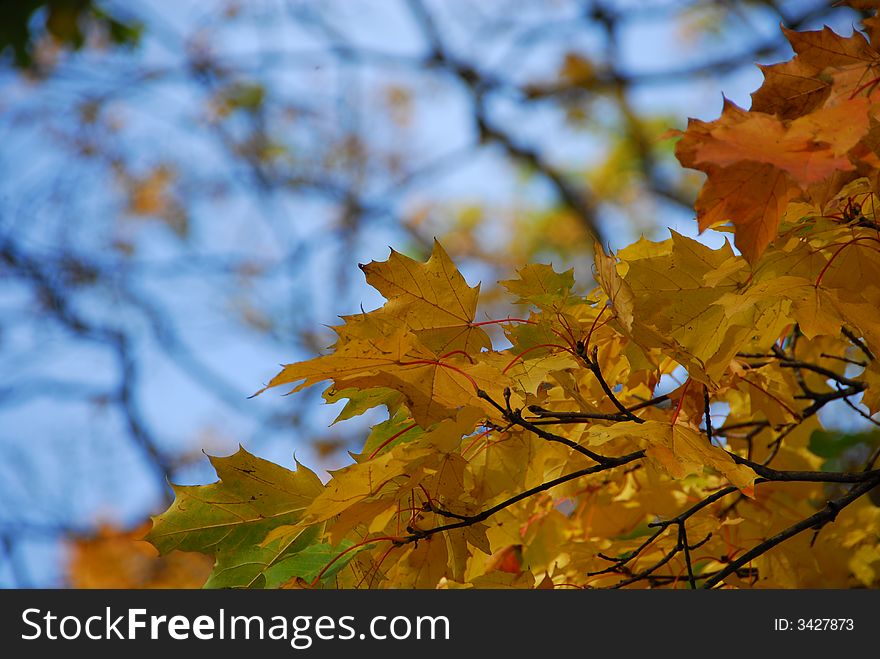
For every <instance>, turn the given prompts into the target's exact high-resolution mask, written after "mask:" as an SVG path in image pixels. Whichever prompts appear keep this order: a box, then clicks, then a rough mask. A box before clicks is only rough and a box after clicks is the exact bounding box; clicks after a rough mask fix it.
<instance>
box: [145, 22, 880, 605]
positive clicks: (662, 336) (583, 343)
mask: <svg viewBox="0 0 880 659" xmlns="http://www.w3.org/2000/svg"><path fill="white" fill-rule="evenodd" d="M787 36H788V38H789V40H790V42H791V44H792V47H793V49H794V51H795V53H796V55H795V57H794V58H793V59H792V60H791V61H789V62H786V63H783V64H778V65H774V66H771V67H766V68H764V75H765V82H764V84H763V86H762V87H761V88H760V89H759V90H758V91H757V92H755V94H754V95H753V104H752V107H751V109H749V110H744V109H741V108H738V107H736V106H735V105H733V104H732V103H727V104H726V105H725V108H724V111H723V113H722V115H721V117H720V118H719V119H717V120H715V121H712V122H703V121H696V120H692V121H691V122H690V123H689V125H688V127H687V129H686V130H685V131H683V132H682V133H680V140H679V142H678V144H677V146H676V155H677V156H678V158H679V160H680V161H681V163H682V164H683V165H685V166H686V167H690V168H695V169H699V170H701V171H703V172H705V174H706V181H705V183H704V185H703V187H702V190H701V192H700V195H699V197H698V199H697V202H696V213H697V219H698V222H699V225H700V228H701V230H709V229H712V230H719V231H723V232H732V233H733V235H734V240H735V245H736V247H737V248H738V251H739V252H740V253H741V255H740V254H737V253H736V252H735V251H734V249H733V248H732V247H731V246H730V245H729V244H725V245H723V246H722V247H719V248H717V249H713V248H710V247H708V246H706V245H704V244H702V243H700V242H699V241H697V240H694V239H691V238H688V237H685V236H683V235H680V234H678V233H675V232H672V235H671V237H670V238H668V239H666V240H663V241H660V242H654V241H649V240H646V239H641V240H639V241H638V242H636V243H633V244H632V245H630V246H628V247H626V248H624V249H621V250H619V251H618V253H617V254H607V253H606V252H605V250H604V248H603V247H602V246H601V245H597V246H596V249H595V280H596V282H595V283H596V285H595V287H594V288H592V290H587V291H586V292H583V291H582V289H581V288H579V284H578V282H576V281H575V278H574V275H573V273H572V272H571V271H566V272H557V271H556V270H554V269H553V268H552V266H550V265H543V264H539V263H535V264H530V265H525V266H523V267H521V268H520V269H518V270H517V272H516V274H515V276H513V277H512V278H510V279H508V280H505V281H502V282H500V283H501V285H502V286H503V288H504V289H506V291H507V294H508V295H509V296H510V300H511V301H512V302H513V303H515V304H516V305H518V307H519V308H520V309H521V313H519V314H518V315H517V316H516V317H512V316H511V317H503V318H494V319H493V318H489V319H480V318H481V316H480V313H479V309H480V306H481V305H480V288H479V286H470V285H468V283H467V282H466V281H465V279H464V277H463V276H462V275H461V274H460V273H459V271H458V269H457V268H456V266H455V264H454V263H453V261H452V260H451V259H450V258H449V256H448V255H447V253H446V251H445V250H444V249H443V247H442V246H441V245H440V243H438V242H435V243H434V246H433V251H432V253H431V256H430V258H429V259H428V260H427V262H424V263H423V262H420V261H418V260H414V259H412V258H410V257H408V256H406V255H404V254H401V253H398V252H392V253H391V255H390V257H389V258H388V259H387V260H386V261H384V262H373V263H369V264H366V265H362V266H361V270H362V271H363V272H364V274H365V276H366V279H367V282H368V283H369V284H370V285H371V286H372V287H374V288H375V289H376V290H377V291H378V292H379V293H380V294H381V295H382V296H383V297H384V298H385V300H386V301H385V303H384V305H383V306H381V307H380V308H377V309H375V310H373V311H369V312H366V311H362V312H361V313H357V314H353V315H349V316H344V317H343V318H342V323H341V324H340V325H338V326H336V327H334V328H333V329H334V332H335V334H336V343H335V344H334V345H333V347H332V349H331V350H330V352H328V353H327V354H323V355H320V356H317V357H315V358H313V359H310V360H306V361H300V362H295V363H292V364H288V365H286V366H285V367H284V368H283V370H282V371H281V372H280V373H278V375H277V376H276V377H275V378H274V379H273V380H272V381H271V382H270V383H269V384H268V388H274V387H280V386H286V387H291V386H293V389H292V391H293V392H297V391H299V390H301V389H303V388H305V387H309V386H311V385H314V384H319V383H329V388H327V389H326V390H325V391H324V397H325V399H327V400H328V401H339V400H347V401H348V402H347V404H346V407H345V408H344V410H343V411H342V413H341V414H340V420H341V419H345V418H349V417H351V416H354V415H358V414H361V413H363V412H364V411H365V410H367V409H371V408H375V407H384V408H386V409H387V412H388V419H387V420H386V421H383V422H381V423H378V424H377V425H374V426H373V427H372V430H371V432H370V434H369V435H368V436H367V437H366V438H365V440H364V443H363V448H362V450H361V451H360V452H358V453H355V454H353V455H352V458H353V464H351V465H349V466H347V467H344V468H342V469H339V470H336V471H334V472H333V473H332V475H331V477H330V479H329V480H328V481H327V482H322V481H321V479H319V478H318V477H317V476H316V474H315V473H314V472H312V471H311V470H309V469H308V468H307V467H305V466H303V465H297V469H296V470H295V471H290V470H287V469H284V468H282V467H280V466H278V465H275V464H273V463H271V462H268V461H265V460H262V459H260V458H258V457H256V456H254V455H251V454H250V453H248V452H247V451H245V450H244V449H241V450H240V451H239V452H238V453H236V454H234V455H232V456H229V457H225V458H212V464H213V465H214V467H215V469H216V471H217V474H218V476H219V480H218V481H217V482H215V483H213V484H210V485H205V486H177V487H176V488H175V492H176V495H177V496H176V500H175V502H174V503H173V504H172V505H171V507H170V508H169V509H168V510H167V511H166V512H164V513H163V514H161V515H159V516H157V517H156V518H155V520H154V525H153V528H152V530H151V532H150V534H149V536H148V539H149V540H150V541H151V542H152V543H153V544H154V545H155V546H156V547H157V548H158V549H159V550H160V551H161V552H163V553H166V552H169V551H171V550H187V551H196V552H201V553H205V554H211V555H213V556H214V557H215V567H214V571H213V573H212V575H211V576H210V578H209V579H208V582H207V585H208V586H217V587H269V588H275V587H290V588H370V587H372V588H377V587H378V588H387V587H396V588H401V587H403V588H437V587H445V588H465V587H526V588H531V587H538V588H561V587H579V588H580V587H590V588H606V587H607V588H620V587H625V586H634V587H693V588H696V587H704V588H713V587H721V586H728V587H775V588H779V587H788V588H804V587H820V586H821V587H877V586H880V497H878V495H877V493H878V492H880V468H878V458H880V430H874V431H872V432H865V433H860V434H851V435H846V436H841V435H839V434H835V433H831V432H828V431H827V430H826V429H825V428H824V427H823V422H822V418H821V417H822V414H820V413H822V411H823V410H826V409H829V408H831V407H834V406H840V405H843V406H846V407H845V409H847V410H848V411H850V412H851V413H852V414H854V415H859V416H860V417H864V418H866V419H868V420H871V421H872V422H873V423H874V425H880V423H877V422H876V420H873V416H874V415H876V414H877V413H878V412H880V362H878V361H877V359H876V355H877V354H878V350H880V314H878V309H880V224H878V220H877V218H876V216H875V212H874V208H875V205H877V204H878V203H880V199H878V194H880V142H878V133H877V131H878V130H880V128H878V126H880V102H878V101H880V21H878V19H877V18H869V19H867V20H866V21H865V23H864V34H862V33H859V32H856V33H854V34H853V35H852V36H850V37H842V36H839V35H836V34H835V33H833V32H832V31H831V30H828V29H825V30H822V31H816V32H788V33H787ZM258 393H262V390H261V392H258Z"/></svg>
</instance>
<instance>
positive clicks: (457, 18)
mask: <svg viewBox="0 0 880 659" xmlns="http://www.w3.org/2000/svg"><path fill="white" fill-rule="evenodd" d="M858 19H859V16H858V14H857V13H856V12H855V11H853V10H852V9H848V8H835V7H833V6H832V3H830V2H826V1H821V0H790V1H784V0H750V1H746V0H697V1H695V0H644V1H637V0H490V1H488V2H483V1H477V0H387V1H380V0H351V1H343V0H330V1H326V2H325V1H321V2H318V1H307V0H251V1H248V2H244V1H238V2H236V1H233V0H225V1H215V2H196V1H195V0H179V1H177V2H174V3H171V2H163V1H161V0H152V1H147V0H144V1H141V2H136V3H130V2H121V1H118V0H107V1H100V0H48V1H42V2H41V1H39V0H21V1H17V2H7V3H3V4H2V6H0V57H2V59H0V89H2V93H0V144H2V145H3V147H2V149H0V372H2V373H3V375H4V377H3V378H2V381H0V585H2V586H5V587H30V586H65V585H69V586H74V587H141V586H144V587H150V586H155V587H167V586H179V587H185V586H196V585H198V584H200V583H201V582H202V581H203V580H204V578H205V576H206V574H207V571H206V570H208V571H209V569H210V566H206V565H205V561H204V560H203V557H200V556H196V557H192V556H174V555H172V556H171V557H168V558H165V559H162V560H159V559H157V558H156V556H155V551H154V550H152V547H150V546H149V545H146V544H145V543H141V542H138V541H137V538H139V537H141V536H142V534H143V533H144V532H145V528H146V527H145V526H144V524H145V523H148V522H146V520H147V518H148V516H149V515H150V514H155V513H157V512H159V511H160V510H161V509H162V508H164V506H165V505H166V504H167V503H168V501H169V498H170V496H171V493H170V489H169V487H168V485H167V480H166V479H169V480H171V481H173V482H179V483H196V482H199V483H201V482H206V481H208V480H210V479H211V471H210V468H209V466H208V465H207V461H206V460H205V458H204V456H203V454H202V451H203V450H204V451H205V452H208V453H211V454H228V453H230V452H232V451H234V450H235V448H236V447H237V445H238V444H239V443H241V444H243V445H245V446H246V447H247V448H248V450H250V451H251V452H253V453H256V454H258V455H260V456H261V457H264V458H267V459H271V460H274V461H276V462H279V463H281V464H284V465H288V466H290V465H292V464H293V455H294V453H296V456H297V458H298V459H299V460H300V461H301V462H303V463H305V464H308V465H310V466H312V467H315V468H317V469H319V470H320V469H333V468H336V467H339V466H341V465H343V464H346V463H347V461H348V456H347V453H346V451H347V450H355V451H356V450H358V449H359V448H360V446H361V443H362V442H363V437H364V429H365V428H366V427H367V426H368V425H370V424H372V423H376V422H377V421H378V420H380V419H379V418H377V417H375V416H370V415H365V417H357V418H355V419H352V420H349V421H345V422H344V423H340V424H338V425H334V426H330V422H331V421H332V420H333V419H334V417H335V415H336V413H337V412H338V406H339V404H338V403H337V404H335V405H322V404H321V403H322V401H321V391H320V389H315V390H309V391H307V392H304V393H302V394H298V395H297V396H293V397H290V398H284V397H281V396H278V395H272V394H265V395H263V396H261V397H259V398H257V399H252V400H250V399H248V396H249V395H250V394H252V393H253V392H254V391H256V390H257V389H259V388H260V387H261V386H262V385H263V384H264V383H265V382H266V381H267V380H268V379H269V378H270V377H271V376H272V375H274V373H275V372H276V371H277V368H278V364H279V363H280V362H290V361H294V360H299V359H304V358H307V357H309V356H312V355H314V354H316V353H317V352H320V351H322V350H324V349H326V347H327V346H328V345H329V344H330V343H332V341H333V334H332V332H331V331H330V330H329V329H328V328H327V326H328V325H332V324H334V323H335V321H336V316H337V315H341V314H349V313H353V312H355V311H356V310H357V309H358V308H359V307H360V306H363V307H364V308H366V309H369V308H373V307H375V306H377V305H378V304H379V303H380V300H379V299H378V298H377V297H376V294H375V293H374V292H371V291H370V290H368V288H367V287H366V285H365V283H364V282H363V277H362V274H361V272H360V271H359V270H358V268H357V263H358V262H368V261H370V260H384V259H385V258H386V257H387V255H388V247H387V246H388V245H392V246H394V248H395V249H397V250H398V251H402V252H405V253H407V254H409V255H411V256H413V257H414V258H425V257H427V255H428V254H429V252H430V247H431V243H432V240H433V238H434V237H437V238H438V239H439V240H440V241H441V242H442V243H443V244H444V246H445V247H446V249H447V250H448V251H449V253H450V255H451V256H452V257H453V258H454V259H455V260H456V262H458V263H459V264H461V268H462V271H463V272H464V273H465V275H466V276H467V278H468V280H469V281H470V283H476V282H477V281H482V285H483V291H484V292H485V293H486V294H487V298H486V299H487V305H486V308H485V309H483V313H485V314H486V317H503V315H504V314H506V313H508V312H509V309H508V308H507V307H505V306H504V303H503V302H502V301H501V299H500V297H499V296H496V295H494V290H495V289H494V284H495V282H496V281H497V280H498V279H505V278H509V277H510V276H511V275H512V274H513V271H514V270H515V269H516V268H517V267H521V266H523V265H525V264H526V263H528V262H535V261H540V262H552V263H553V264H554V266H555V267H556V268H557V270H559V269H564V268H568V267H574V268H575V271H576V276H577V277H578V281H579V282H580V283H581V286H582V288H583V289H585V290H586V289H587V288H588V287H589V286H590V284H591V271H590V268H591V263H592V261H591V251H592V245H593V242H594V240H598V241H600V242H601V243H602V244H604V245H606V246H610V247H612V248H615V249H617V248H620V247H623V246H625V245H626V244H628V243H630V242H632V241H633V240H635V239H637V238H638V237H639V236H640V235H646V236H648V237H650V238H654V239H662V238H664V237H666V236H667V235H668V233H667V232H666V227H672V228H674V229H676V230H678V231H680V232H682V233H686V234H690V235H694V233H695V227H694V226H693V225H694V224H695V223H694V222H693V213H692V204H693V199H694V196H695V194H696V191H697V189H698V187H699V185H700V183H701V178H700V176H701V175H699V174H697V173H695V172H689V171H686V170H683V169H681V168H680V167H679V166H678V164H677V162H676V161H675V159H674V157H673V156H672V148H673V143H672V142H671V141H670V140H668V139H663V135H664V133H665V132H666V131H668V130H669V129H670V128H683V127H684V124H685V121H686V118H687V117H688V116H697V117H700V118H703V119H711V118H714V117H716V116H717V115H718V113H719V111H720V107H721V100H722V97H721V91H722V90H723V91H724V93H725V94H727V95H728V97H729V98H731V99H733V100H734V101H735V102H737V103H738V104H740V105H744V106H746V107H747V106H748V103H749V98H748V94H749V92H751V91H752V90H753V89H755V88H757V87H758V85H759V84H760V82H761V75H760V72H759V71H758V69H757V68H756V67H755V66H754V64H755V62H762V63H769V62H773V61H779V60H781V59H785V58H787V57H789V56H790V50H789V48H788V45H787V43H786V42H785V40H784V38H783V36H782V34H781V32H780V30H779V25H780V24H783V25H785V26H787V27H790V28H795V29H816V28H818V27H821V26H822V25H823V24H828V25H830V26H831V27H832V28H833V29H835V30H836V31H838V32H839V33H843V34H849V33H850V32H851V31H852V29H853V25H854V24H856V23H857V21H858ZM817 441H822V440H821V438H820V439H819V440H817ZM855 443H856V444H858V443H859V441H856V442H855ZM838 458H839V456H836V455H834V456H829V459H838Z"/></svg>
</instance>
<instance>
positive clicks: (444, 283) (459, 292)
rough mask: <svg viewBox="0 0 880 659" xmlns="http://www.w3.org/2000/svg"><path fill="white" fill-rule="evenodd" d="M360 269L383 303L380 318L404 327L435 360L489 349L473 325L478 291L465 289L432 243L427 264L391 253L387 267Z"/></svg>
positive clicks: (383, 264)
mask: <svg viewBox="0 0 880 659" xmlns="http://www.w3.org/2000/svg"><path fill="white" fill-rule="evenodd" d="M360 268H361V270H363V272H364V274H365V275H366V277H367V283H368V284H370V285H371V286H372V287H373V288H375V289H376V290H377V291H379V292H380V293H381V294H382V295H383V296H385V298H386V299H387V300H388V301H387V302H386V303H385V305H384V306H383V307H382V309H381V312H380V314H381V316H383V317H386V318H389V319H393V321H394V322H396V323H402V324H405V325H407V326H408V327H409V328H410V331H411V332H412V333H413V334H415V335H416V336H417V337H418V339H419V341H420V342H421V343H422V344H423V345H425V346H426V347H427V348H428V349H429V350H431V351H433V352H434V353H435V354H436V355H438V356H439V355H442V354H444V353H449V352H453V351H457V350H462V351H464V352H466V353H474V352H479V351H480V350H483V349H488V348H491V346H492V344H491V341H490V340H489V336H488V335H487V334H486V332H485V331H483V329H481V328H480V327H478V326H475V325H474V324H473V323H474V318H475V316H476V313H477V299H478V297H479V293H480V287H479V285H477V286H475V287H470V286H468V285H467V282H465V280H464V277H462V275H461V273H459V271H458V268H456V267H455V264H454V263H453V262H452V261H451V260H450V258H449V256H448V255H447V254H446V251H445V250H444V249H443V247H442V246H441V245H440V243H439V242H437V241H436V240H435V241H434V251H433V252H432V253H431V257H430V258H429V259H428V261H427V263H419V262H418V261H414V260H413V259H411V258H409V257H407V256H404V255H403V254H400V253H399V252H395V251H393V250H392V252H391V256H390V257H389V258H388V260H387V261H384V262H377V261H373V262H372V263H368V264H366V265H362V266H360ZM377 315H378V314H377Z"/></svg>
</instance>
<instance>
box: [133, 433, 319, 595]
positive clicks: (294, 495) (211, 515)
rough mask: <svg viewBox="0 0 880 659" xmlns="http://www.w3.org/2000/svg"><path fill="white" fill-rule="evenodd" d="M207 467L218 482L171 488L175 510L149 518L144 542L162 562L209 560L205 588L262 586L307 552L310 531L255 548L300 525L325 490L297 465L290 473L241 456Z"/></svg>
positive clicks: (241, 453)
mask: <svg viewBox="0 0 880 659" xmlns="http://www.w3.org/2000/svg"><path fill="white" fill-rule="evenodd" d="M211 464H212V465H213V466H214V469H215V470H216V471H217V475H218V476H219V477H220V480H219V481H217V482H216V483H213V484H211V485H202V486H181V485H175V486H173V487H174V492H175V495H176V499H175V501H174V504H172V506H171V507H170V508H169V509H168V510H167V511H165V512H164V513H162V514H161V515H159V516H157V517H155V518H153V529H152V530H151V531H150V533H149V534H148V536H147V540H149V541H150V542H152V543H153V544H154V545H155V546H156V547H157V548H158V549H159V551H160V552H162V554H166V553H168V552H170V551H172V550H175V549H180V550H183V551H197V552H201V553H205V554H214V555H215V557H216V565H215V568H214V572H213V573H212V574H211V577H210V579H209V580H208V585H209V586H214V587H254V586H263V585H265V579H266V572H267V571H268V570H269V569H270V568H271V567H272V566H273V565H275V564H276V563H277V562H278V561H280V560H281V559H282V558H284V557H285V556H288V555H291V554H294V553H296V552H297V551H300V550H302V549H304V548H305V547H306V546H308V545H309V544H310V543H311V541H312V540H313V539H314V537H313V536H314V531H311V530H308V529H304V530H303V532H302V533H300V534H298V535H297V536H296V537H294V538H288V539H287V541H286V542H284V543H276V544H274V545H272V546H270V547H266V548H264V547H261V546H260V543H261V542H262V541H263V539H264V538H265V537H266V535H267V534H268V533H269V531H271V530H272V529H273V528H275V527H276V526H279V525H282V524H294V523H296V522H298V521H299V520H300V519H301V518H302V515H303V513H304V511H305V510H306V509H307V508H308V506H309V505H310V504H311V502H312V501H313V500H314V499H315V497H316V496H318V495H320V494H321V493H322V492H323V490H324V486H323V485H322V483H321V481H320V479H319V478H318V477H317V476H316V475H315V474H314V472H312V471H310V470H309V469H307V468H305V467H303V466H302V465H298V468H297V470H296V471H289V470H287V469H285V468H283V467H280V466H278V465H276V464H273V463H271V462H267V461H266V460H262V459H260V458H257V457H255V456H253V455H251V454H250V453H248V452H247V451H245V450H244V449H239V451H238V452H237V453H235V454H234V455H231V456H229V457H225V458H218V457H212V458H211Z"/></svg>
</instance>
